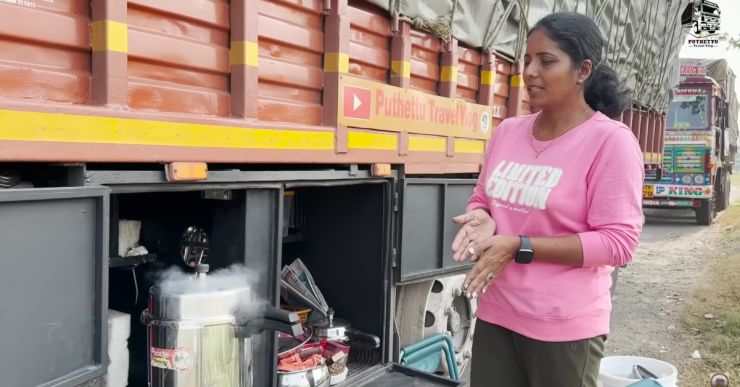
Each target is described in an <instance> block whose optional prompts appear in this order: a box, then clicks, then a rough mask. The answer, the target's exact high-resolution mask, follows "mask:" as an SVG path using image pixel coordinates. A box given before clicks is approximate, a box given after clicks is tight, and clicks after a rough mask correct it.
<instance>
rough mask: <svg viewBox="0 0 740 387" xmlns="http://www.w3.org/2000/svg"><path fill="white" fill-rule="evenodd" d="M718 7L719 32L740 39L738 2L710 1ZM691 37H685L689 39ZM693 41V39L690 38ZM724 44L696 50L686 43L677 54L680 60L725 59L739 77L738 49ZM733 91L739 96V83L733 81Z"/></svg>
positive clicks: (739, 59) (739, 2)
mask: <svg viewBox="0 0 740 387" xmlns="http://www.w3.org/2000/svg"><path fill="white" fill-rule="evenodd" d="M712 2H713V3H716V4H717V5H718V6H719V10H720V12H722V16H721V18H720V32H723V33H728V34H730V36H735V37H740V23H738V22H737V20H738V19H739V18H740V1H739V0H712ZM690 37H691V36H689V37H687V40H688V38H690ZM692 39H693V38H692ZM726 47H727V45H726V44H725V43H722V42H720V45H719V47H716V48H697V47H689V46H688V42H685V43H684V46H683V47H682V48H681V51H680V52H679V56H680V57H681V58H706V59H719V58H723V59H727V62H728V63H729V64H730V67H731V68H732V71H733V72H734V73H735V75H736V76H740V49H732V50H728V49H727V48H726ZM735 90H737V93H738V95H740V83H738V80H736V81H735Z"/></svg>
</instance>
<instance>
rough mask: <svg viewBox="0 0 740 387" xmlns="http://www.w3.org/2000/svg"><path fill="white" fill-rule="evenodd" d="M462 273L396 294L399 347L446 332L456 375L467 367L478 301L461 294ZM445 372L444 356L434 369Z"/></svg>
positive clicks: (413, 285)
mask: <svg viewBox="0 0 740 387" xmlns="http://www.w3.org/2000/svg"><path fill="white" fill-rule="evenodd" d="M464 281H465V275H464V274H462V275H456V276H451V277H443V278H437V279H435V280H432V281H425V282H421V283H416V284H411V285H405V286H402V287H401V288H400V289H399V291H398V294H397V296H396V327H397V328H398V331H399V336H400V347H401V348H403V347H405V346H407V345H409V344H412V343H415V342H418V341H420V340H422V339H424V338H425V337H429V336H433V335H436V334H439V333H449V335H450V337H451V338H452V343H453V345H454V347H455V348H454V349H455V357H456V359H457V369H458V373H459V374H460V375H462V374H463V371H464V370H465V368H466V367H467V366H468V364H469V361H470V354H471V352H472V349H473V331H474V329H475V318H476V311H477V309H478V302H477V301H473V300H469V299H468V298H467V297H465V295H464V294H462V291H461V290H462V285H463V282H464ZM437 373H438V374H440V375H449V371H448V370H447V363H446V359H445V358H444V356H442V358H441V361H440V368H439V370H438V372H437Z"/></svg>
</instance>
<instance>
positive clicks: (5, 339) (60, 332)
mask: <svg viewBox="0 0 740 387" xmlns="http://www.w3.org/2000/svg"><path fill="white" fill-rule="evenodd" d="M108 199H109V196H108V189H107V188H51V189H18V190H2V191H0V246H2V254H0V267H2V269H1V270H0V284H2V291H0V327H2V329H0V343H2V346H1V348H2V349H0V375H2V383H0V384H2V385H3V386H44V387H47V386H74V385H77V384H80V383H84V382H86V381H88V380H91V379H94V378H96V377H99V376H102V375H103V374H104V373H105V372H106V370H107V317H106V316H107V308H108V283H107V278H108V256H107V251H106V249H107V247H108V227H107V226H108V219H107V218H108Z"/></svg>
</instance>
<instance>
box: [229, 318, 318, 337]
mask: <svg viewBox="0 0 740 387" xmlns="http://www.w3.org/2000/svg"><path fill="white" fill-rule="evenodd" d="M264 331H280V332H284V333H287V334H289V335H291V336H300V335H302V334H303V325H301V324H300V323H298V324H289V323H285V322H282V321H275V320H268V319H264V318H260V319H256V320H252V321H250V322H248V323H247V324H244V325H237V326H236V327H234V335H235V336H236V337H238V338H240V339H247V338H250V337H252V336H254V335H256V334H258V333H262V332H264Z"/></svg>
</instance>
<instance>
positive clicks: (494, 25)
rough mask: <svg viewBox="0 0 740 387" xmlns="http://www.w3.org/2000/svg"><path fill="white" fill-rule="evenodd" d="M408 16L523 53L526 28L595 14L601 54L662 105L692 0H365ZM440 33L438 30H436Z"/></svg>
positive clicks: (509, 53) (474, 43) (510, 53)
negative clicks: (549, 19) (554, 17)
mask: <svg viewBox="0 0 740 387" xmlns="http://www.w3.org/2000/svg"><path fill="white" fill-rule="evenodd" d="M367 1H368V2H370V3H373V4H375V5H378V6H380V7H382V8H384V9H386V10H389V11H390V12H391V13H396V12H397V13H398V14H399V15H401V16H405V17H407V18H408V19H410V20H412V21H416V22H417V23H421V22H422V21H433V22H435V23H437V24H447V26H446V27H447V28H444V29H440V30H439V31H451V33H452V36H453V37H455V38H456V39H458V40H459V41H460V42H462V43H464V44H465V45H467V46H470V47H475V48H484V49H485V48H491V49H493V50H495V51H496V52H498V53H499V54H501V55H504V56H506V57H508V58H510V59H517V58H521V57H522V55H523V50H524V43H525V41H524V40H525V39H526V31H527V30H528V29H529V27H531V26H533V25H534V24H535V23H536V22H537V21H538V20H539V19H541V18H542V17H544V16H546V15H548V14H550V13H552V12H557V11H576V12H579V13H583V14H586V15H588V16H590V17H591V18H593V19H594V20H595V21H596V22H597V24H598V25H599V27H600V28H601V32H602V34H603V36H604V38H605V39H607V46H606V47H605V49H606V50H605V56H604V59H605V60H607V63H609V64H610V65H611V66H612V67H614V68H615V70H617V72H618V73H619V74H620V76H621V77H622V78H623V79H624V80H625V81H626V83H627V86H628V87H629V88H630V89H631V90H633V92H634V99H635V100H636V102H637V103H639V104H641V105H645V106H648V107H654V108H656V109H658V110H661V111H663V110H665V108H666V106H667V104H668V99H669V98H670V90H671V88H672V87H674V86H675V85H676V84H677V83H678V79H679V77H678V66H676V64H677V63H678V52H679V50H680V48H681V46H682V45H683V42H684V40H685V38H686V32H685V31H684V30H683V29H682V28H681V13H682V12H683V10H684V9H685V8H686V6H687V5H688V4H689V3H690V0H661V1H645V0H367ZM419 25H420V24H419ZM440 37H441V36H440Z"/></svg>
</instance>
